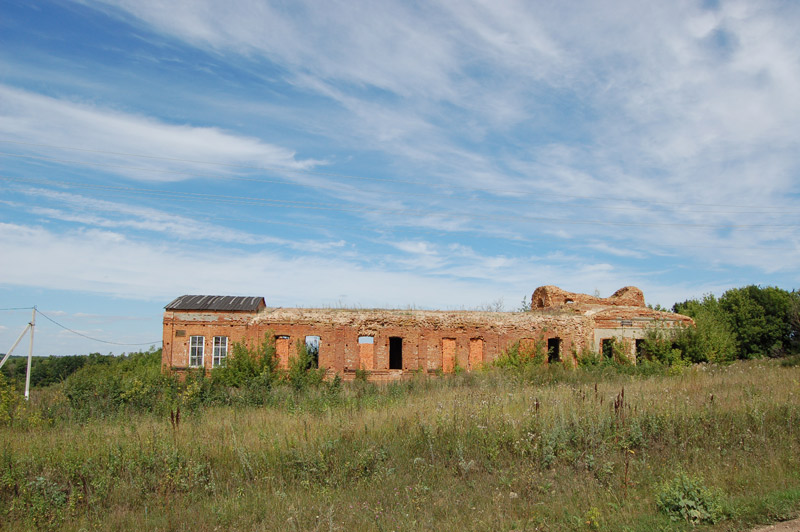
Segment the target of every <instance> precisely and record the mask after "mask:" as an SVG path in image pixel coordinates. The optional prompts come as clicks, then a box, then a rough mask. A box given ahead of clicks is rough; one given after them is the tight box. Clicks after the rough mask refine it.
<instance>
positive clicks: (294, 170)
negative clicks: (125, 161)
mask: <svg viewBox="0 0 800 532" xmlns="http://www.w3.org/2000/svg"><path fill="white" fill-rule="evenodd" d="M0 143H5V144H16V145H22V146H36V147H41V148H54V149H59V150H70V151H79V152H85V153H98V154H103V155H115V156H124V157H137V158H142V159H150V160H157V161H158V160H160V161H171V162H180V163H189V164H202V165H209V166H220V167H224V168H238V169H243V170H278V171H282V172H287V173H298V174H309V175H319V176H326V177H337V178H344V179H355V180H362V181H374V182H382V183H389V184H404V185H414V186H425V187H436V188H446V189H462V190H469V191H474V192H487V193H489V194H494V195H497V194H502V193H505V194H525V195H538V196H549V197H563V198H573V199H585V200H593V201H625V202H637V203H649V204H653V205H679V206H697V207H729V208H753V206H752V205H731V204H719V203H687V202H684V201H675V202H669V201H650V200H642V199H637V198H622V197H613V196H581V195H574V194H563V193H555V192H532V191H522V190H518V189H498V188H486V187H467V186H463V185H457V184H452V183H430V182H425V181H411V180H402V179H387V178H380V177H371V176H356V175H351V174H342V173H336V172H320V171H316V170H309V169H308V168H292V167H289V166H278V165H266V164H265V165H260V166H256V165H244V164H232V163H221V162H213V161H201V160H195V159H182V158H179V157H164V156H157V155H144V154H137V153H129V152H115V151H108V150H96V149H90V148H76V147H72V146H59V145H54V144H43V143H35V142H24V141H17V140H10V139H0ZM19 156H20V157H22V155H19ZM757 208H764V209H768V208H770V207H768V206H763V207H757Z"/></svg>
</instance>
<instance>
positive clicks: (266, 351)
mask: <svg viewBox="0 0 800 532" xmlns="http://www.w3.org/2000/svg"><path fill="white" fill-rule="evenodd" d="M277 372H278V357H277V353H276V351H275V340H274V338H273V335H272V333H271V332H267V333H266V334H265V335H264V340H263V341H262V342H261V344H260V345H258V346H254V347H248V345H247V344H246V343H245V342H234V343H233V346H232V347H231V354H230V356H228V357H227V359H226V360H225V364H224V365H223V366H222V367H218V368H214V370H213V371H212V372H211V375H212V378H213V379H214V381H216V382H218V383H220V384H222V385H224V386H231V387H234V388H243V387H247V386H248V385H250V384H251V383H253V381H254V380H257V381H258V385H259V386H261V387H264V386H266V387H267V388H269V386H271V384H272V381H273V380H274V379H275V378H276V377H277Z"/></svg>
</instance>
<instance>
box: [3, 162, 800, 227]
mask: <svg viewBox="0 0 800 532" xmlns="http://www.w3.org/2000/svg"><path fill="white" fill-rule="evenodd" d="M0 179H2V180H5V181H15V182H23V183H34V184H38V185H47V186H62V187H74V188H87V189H95V190H104V191H113V192H119V193H122V194H143V195H150V196H156V197H158V196H160V197H164V198H170V199H173V200H174V199H183V200H188V201H192V200H194V201H210V200H213V201H215V202H218V203H229V204H237V205H267V206H272V207H280V208H287V209H306V210H322V211H337V212H353V213H371V214H379V215H387V214H390V215H397V216H401V215H402V216H409V215H412V216H428V217H432V218H440V219H441V218H451V219H452V218H466V219H477V220H486V221H502V222H536V223H553V224H559V225H604V226H620V227H687V228H688V227H696V228H706V229H747V230H773V229H777V228H797V227H800V224H749V225H746V224H709V223H689V222H615V221H609V220H578V219H571V218H551V217H543V216H491V215H480V214H476V213H474V212H452V211H425V210H388V209H385V210H376V209H369V208H355V207H343V206H341V204H335V203H330V202H301V201H290V200H279V199H272V198H254V197H245V196H226V195H221V194H209V193H200V192H178V191H163V190H155V189H146V188H138V187H114V186H109V185H94V184H89V183H78V182H69V181H50V180H37V179H30V178H15V177H10V176H2V175H0Z"/></svg>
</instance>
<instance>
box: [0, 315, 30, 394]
mask: <svg viewBox="0 0 800 532" xmlns="http://www.w3.org/2000/svg"><path fill="white" fill-rule="evenodd" d="M35 326H36V306H34V307H33V311H32V312H31V321H30V322H29V323H28V324H27V325H26V326H25V328H24V329H23V330H22V332H21V333H20V335H19V337H18V338H17V341H16V342H14V345H12V346H11V349H9V350H8V352H7V353H6V356H4V357H3V360H0V368H2V367H3V364H5V363H6V360H8V357H10V356H11V353H12V352H13V351H14V349H15V348H16V347H17V346H18V345H19V343H20V342H21V341H22V338H23V337H24V336H25V333H26V332H28V329H30V331H31V345H30V346H29V347H28V371H27V372H26V373H25V400H26V401H27V400H28V396H29V395H30V387H31V360H32V359H33V329H34V327H35Z"/></svg>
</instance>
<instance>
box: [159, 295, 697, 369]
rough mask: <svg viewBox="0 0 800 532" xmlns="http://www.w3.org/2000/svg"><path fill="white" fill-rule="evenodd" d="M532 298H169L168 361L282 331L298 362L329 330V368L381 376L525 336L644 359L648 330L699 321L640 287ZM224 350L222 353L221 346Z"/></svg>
mask: <svg viewBox="0 0 800 532" xmlns="http://www.w3.org/2000/svg"><path fill="white" fill-rule="evenodd" d="M184 297H196V296H184ZM531 299H532V301H531V303H532V305H531V308H532V310H531V311H528V312H484V311H430V310H383V309H371V310H363V309H358V310H353V309H304V308H270V307H267V306H263V305H260V306H259V307H258V308H254V309H253V310H249V311H242V310H237V311H231V310H208V309H206V310H192V309H180V310H178V309H171V308H170V307H169V306H168V307H167V309H166V311H165V312H164V349H163V358H162V366H163V368H164V370H165V371H181V370H185V369H187V368H189V367H191V366H203V367H205V368H206V369H211V368H212V365H213V361H214V358H213V355H214V350H215V347H214V345H215V338H218V340H217V344H218V346H221V345H222V343H223V341H222V340H221V338H226V339H227V340H226V341H225V345H227V350H228V352H229V351H230V346H231V345H232V344H233V343H234V342H242V341H244V342H247V343H248V344H250V345H255V344H256V343H260V342H261V341H263V339H264V337H265V335H270V336H272V337H273V338H274V340H275V346H276V351H277V356H278V360H279V367H281V368H286V367H288V362H289V358H290V357H292V356H295V353H296V352H297V344H298V341H300V342H301V343H303V342H305V341H306V337H311V336H313V337H319V367H321V368H326V369H327V370H328V371H329V373H331V374H333V373H338V374H340V375H342V377H343V378H346V379H347V378H352V377H353V376H354V374H355V371H356V370H357V369H365V370H368V371H369V372H370V378H371V379H373V380H392V379H399V378H402V377H403V376H404V375H409V374H412V373H414V372H418V371H422V372H443V373H450V372H453V371H455V369H456V367H459V368H462V369H465V370H468V371H469V370H473V369H475V368H477V367H479V366H480V365H482V364H487V363H490V362H492V361H493V360H495V359H496V358H497V357H498V356H499V355H500V354H501V353H502V352H503V351H504V350H505V349H507V348H508V347H509V346H511V345H513V344H514V343H516V342H519V343H520V345H523V346H525V345H533V344H538V345H544V346H548V345H549V346H550V347H551V349H557V354H558V358H559V360H561V361H562V362H564V363H566V364H573V365H574V364H577V357H579V356H580V355H581V354H582V353H585V352H587V351H594V352H601V351H602V347H603V341H604V340H609V339H618V340H619V342H620V343H619V344H618V345H620V346H623V349H625V351H626V352H627V354H628V356H629V357H630V358H631V359H632V360H634V361H635V359H636V340H640V339H642V338H644V335H645V331H646V329H648V328H650V327H662V328H672V327H675V326H678V325H690V324H692V320H691V319H690V318H688V317H686V316H682V315H679V314H672V313H668V312H658V311H654V310H651V309H649V308H647V307H646V306H644V297H643V296H641V291H640V290H639V289H637V288H634V287H626V288H625V289H622V290H620V291H618V292H617V293H616V294H615V295H614V296H612V297H611V298H607V299H600V298H593V297H591V296H587V295H585V294H572V293H569V292H565V291H563V290H561V289H558V288H557V287H541V288H538V289H537V290H536V292H534V295H533V297H532V298H531ZM192 338H194V340H192ZM548 342H549V343H548ZM201 344H202V350H201V349H200V347H199V346H200V345H201ZM193 345H194V347H193ZM217 349H218V351H219V352H218V355H222V353H221V347H218V348H217ZM200 351H202V357H201V356H199V355H200ZM192 355H194V357H192Z"/></svg>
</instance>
